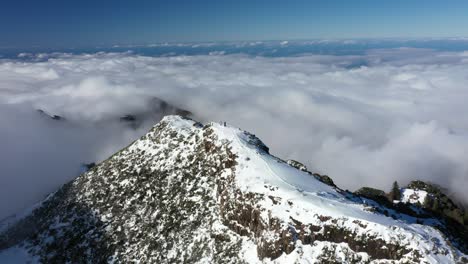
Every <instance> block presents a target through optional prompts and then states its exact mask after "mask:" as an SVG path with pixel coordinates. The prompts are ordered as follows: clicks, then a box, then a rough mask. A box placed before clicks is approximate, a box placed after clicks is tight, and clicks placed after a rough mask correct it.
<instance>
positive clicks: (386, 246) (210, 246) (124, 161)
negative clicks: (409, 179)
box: [0, 116, 468, 263]
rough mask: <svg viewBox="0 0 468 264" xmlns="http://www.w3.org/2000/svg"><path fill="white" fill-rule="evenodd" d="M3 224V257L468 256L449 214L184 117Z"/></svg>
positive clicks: (251, 259) (366, 259) (360, 259)
mask: <svg viewBox="0 0 468 264" xmlns="http://www.w3.org/2000/svg"><path fill="white" fill-rule="evenodd" d="M383 210H386V211H387V215H388V214H390V215H391V216H392V217H390V216H386V215H385V214H383V213H381V212H382V211H383ZM1 224H2V225H1V226H0V232H2V233H1V235H0V262H2V263H3V262H4V261H2V260H5V261H7V260H8V259H10V260H11V259H13V258H15V257H16V258H19V257H22V258H23V261H30V262H44V263H64V262H70V263H101V262H115V263H129V262H139V263H195V262H198V263H258V262H260V263H261V262H267V263H268V262H278V263H294V262H301V263H302V262H304V263H387V262H389V263H390V262H391V263H456V262H461V263H467V262H468V258H467V255H466V245H464V244H463V243H464V242H463V239H461V240H460V239H458V240H457V239H456V237H453V236H452V234H450V232H444V228H435V227H437V226H440V227H444V226H445V225H446V223H445V222H444V220H441V219H437V218H433V217H428V218H424V219H420V218H417V217H414V216H410V215H407V214H403V213H401V212H397V211H394V210H393V209H391V208H387V207H385V206H384V205H382V204H379V203H378V202H376V201H374V200H372V199H369V198H364V197H361V196H359V195H356V194H352V193H350V192H347V191H343V190H341V189H339V188H338V187H336V186H335V185H334V184H333V182H332V181H331V179H329V178H328V177H326V176H321V175H318V174H312V173H310V172H308V171H307V169H306V168H305V166H301V164H300V163H298V162H294V161H289V162H285V161H283V160H281V159H279V158H276V157H274V156H272V155H270V154H269V152H268V147H267V146H265V145H264V144H263V143H262V141H261V140H259V139H258V138H257V137H255V136H254V135H252V134H250V133H248V132H245V131H242V130H240V129H237V128H233V127H229V126H225V125H223V124H217V123H210V124H207V125H202V124H200V123H197V122H195V121H192V120H190V119H186V118H183V117H179V116H166V117H165V118H164V119H163V120H162V121H161V122H159V123H158V124H157V125H156V126H154V127H153V128H152V129H151V130H150V131H149V132H148V133H147V134H146V135H145V136H143V137H142V138H140V139H139V140H136V141H135V142H134V143H132V144H131V145H130V146H128V147H126V148H125V149H123V150H121V151H120V152H118V153H116V154H114V155H113V156H112V157H110V158H109V159H107V160H106V161H104V162H102V163H100V164H98V165H97V166H95V167H93V168H92V169H90V170H89V171H88V172H86V173H84V174H82V175H81V176H79V177H78V178H76V179H75V180H73V181H72V182H70V183H68V184H66V185H64V186H63V187H62V188H60V189H59V190H58V191H57V192H55V193H53V194H51V195H49V196H48V197H47V198H46V199H45V200H44V201H43V202H42V203H40V204H39V205H37V206H36V207H35V209H34V210H32V211H31V212H30V213H26V214H25V215H24V216H23V217H17V218H16V219H14V220H8V221H4V222H3V223H1ZM20 253H21V254H20ZM13 255H14V256H13ZM16 260H17V261H18V259H16ZM392 261H393V262H392Z"/></svg>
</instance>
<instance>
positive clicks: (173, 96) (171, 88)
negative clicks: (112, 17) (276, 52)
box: [0, 48, 468, 217]
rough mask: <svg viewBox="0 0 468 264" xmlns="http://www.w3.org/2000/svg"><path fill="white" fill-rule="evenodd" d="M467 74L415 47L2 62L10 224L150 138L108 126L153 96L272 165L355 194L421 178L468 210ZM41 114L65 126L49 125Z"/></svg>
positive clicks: (0, 196)
mask: <svg viewBox="0 0 468 264" xmlns="http://www.w3.org/2000/svg"><path fill="white" fill-rule="evenodd" d="M220 54H222V53H220ZM41 56H44V55H43V54H41ZM359 65H366V66H359ZM467 69H468V56H467V54H466V52H465V53H463V52H459V53H457V52H435V51H431V50H424V49H408V48H406V49H404V48H402V49H393V50H374V51H370V52H368V53H367V54H366V55H362V56H319V55H310V56H299V57H282V58H266V57H249V56H242V55H212V56H174V57H144V56H137V55H133V54H129V53H98V54H91V55H69V54H63V55H57V54H55V55H54V56H52V57H51V58H49V59H48V60H47V61H38V62H37V61H36V62H24V61H15V60H4V61H1V62H0V120H1V123H0V145H1V146H2V147H1V148H0V158H1V160H2V161H1V167H2V168H1V170H2V175H1V178H0V180H1V181H2V182H4V183H6V184H1V185H0V186H1V187H0V201H1V202H0V212H4V213H0V217H1V216H5V214H7V213H11V212H13V211H15V210H18V206H26V205H27V204H28V203H31V201H33V200H38V199H39V198H38V197H40V195H43V194H45V193H47V192H49V191H51V190H53V189H54V188H57V186H58V185H59V184H62V183H64V182H65V181H66V180H69V179H71V178H72V177H74V176H76V174H77V172H74V170H75V171H76V170H78V168H77V166H78V165H77V164H79V163H80V162H90V161H93V160H100V159H103V158H105V157H106V156H107V155H109V154H110V153H112V152H113V151H115V150H117V149H118V148H120V147H122V146H125V145H126V144H128V143H129V142H130V141H131V140H133V139H135V138H137V136H138V135H141V134H142V133H144V132H143V131H144V130H145V129H147V128H148V127H149V126H150V124H147V125H146V126H144V127H143V128H142V129H141V130H139V131H133V130H131V129H126V128H122V126H119V125H118V124H114V123H112V122H110V123H106V125H102V124H101V123H102V122H104V121H106V120H114V119H115V118H118V117H119V116H122V115H125V114H128V113H132V112H137V111H143V110H144V109H143V108H145V107H146V103H145V102H146V101H147V99H148V98H149V97H151V96H156V97H159V98H161V99H164V100H166V101H168V102H170V103H172V104H174V105H176V106H179V107H181V108H185V109H188V110H190V111H192V112H193V113H195V116H196V117H197V118H199V119H201V120H202V121H207V120H214V121H218V120H225V121H227V122H228V123H231V124H233V125H235V126H238V127H241V128H243V129H245V130H248V131H251V132H253V133H256V134H257V135H258V136H259V137H260V138H262V139H263V140H264V141H265V143H266V144H267V145H269V146H270V148H271V152H272V153H273V154H276V155H278V156H280V157H282V158H293V159H297V160H300V161H302V162H304V163H305V164H307V165H308V167H309V168H310V170H312V171H316V172H320V173H324V174H328V175H330V176H331V177H332V178H333V179H334V180H335V182H336V183H337V184H338V185H339V186H342V187H344V188H349V189H351V190H354V189H356V188H358V187H361V186H363V185H367V186H373V187H378V188H382V189H388V188H389V187H390V185H391V182H392V181H394V180H398V181H399V182H401V183H402V184H404V183H407V182H408V181H410V180H413V179H422V180H429V181H432V182H435V183H438V184H441V185H443V186H445V187H448V188H450V190H451V191H453V192H456V193H457V195H459V196H461V197H463V198H464V199H465V201H468V194H467V193H466V191H465V189H466V186H467V185H468V160H467V159H466V157H468V155H467V154H468V118H466V116H465V115H466V113H467V112H468V104H467V103H466V98H468V87H467V86H466V83H467V80H468V71H467ZM35 109H43V110H45V111H46V112H48V113H51V114H56V115H60V116H64V117H65V118H66V119H67V122H55V121H53V120H46V119H43V118H41V117H40V116H38V115H37V113H36V112H35V111H34V110H35ZM99 124H101V125H99ZM5 146H6V147H5ZM30 193H31V195H28V194H30ZM22 197H26V198H22ZM11 200H13V201H15V200H17V201H18V205H16V207H15V206H13V207H12V206H11V202H10V201H11ZM6 201H8V202H6Z"/></svg>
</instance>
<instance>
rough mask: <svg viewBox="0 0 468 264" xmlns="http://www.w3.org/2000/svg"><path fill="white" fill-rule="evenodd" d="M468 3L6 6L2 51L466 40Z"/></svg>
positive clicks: (255, 0)
mask: <svg viewBox="0 0 468 264" xmlns="http://www.w3.org/2000/svg"><path fill="white" fill-rule="evenodd" d="M467 14H468V1H462V0H453V1H435V0H425V1H415V0H413V1H412V0H392V1H376V0H354V1H349V0H342V1H338V0H327V1H313V0H309V1H305V0H303V1H301V0H288V1H286V0H285V1H275V0H270V1H260V0H238V1H221V0H198V1H195V0H193V1H189V0H185V1H184V0H171V1H157V0H154V1H150V0H141V1H119V0H117V1H115V0H114V1H110V0H105V1H91V0H81V1H63V0H45V1H33V0H16V1H13V0H6V1H2V7H1V9H0V46H3V47H30V46H35V45H39V46H49V47H69V46H89V45H112V44H119V43H120V44H144V43H154V42H196V41H236V40H271V39H317V38H381V37H412V38H419V37H455V36H468V32H467V31H468V15H467Z"/></svg>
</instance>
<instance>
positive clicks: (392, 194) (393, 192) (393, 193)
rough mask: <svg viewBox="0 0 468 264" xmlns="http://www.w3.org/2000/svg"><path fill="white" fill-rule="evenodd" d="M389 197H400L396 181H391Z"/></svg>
mask: <svg viewBox="0 0 468 264" xmlns="http://www.w3.org/2000/svg"><path fill="white" fill-rule="evenodd" d="M390 199H391V200H392V201H394V200H400V199H401V192H400V186H398V182H397V181H395V182H394V183H393V186H392V190H391V191H390Z"/></svg>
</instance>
